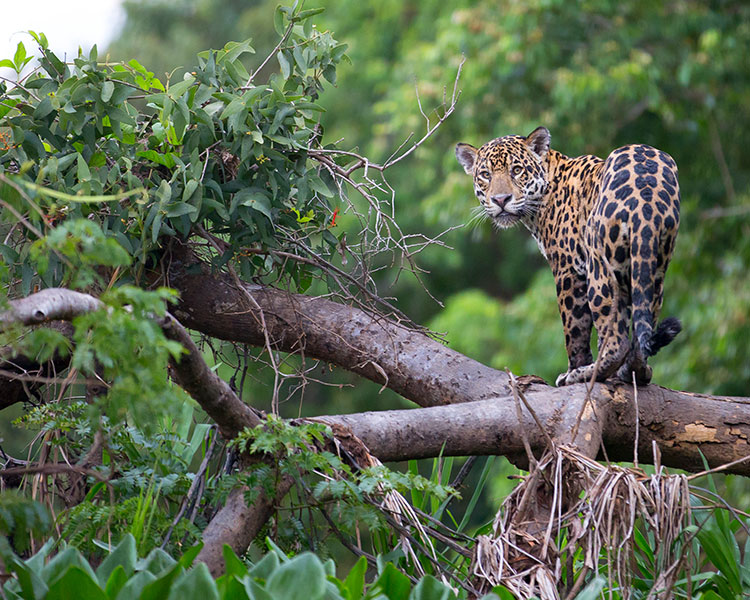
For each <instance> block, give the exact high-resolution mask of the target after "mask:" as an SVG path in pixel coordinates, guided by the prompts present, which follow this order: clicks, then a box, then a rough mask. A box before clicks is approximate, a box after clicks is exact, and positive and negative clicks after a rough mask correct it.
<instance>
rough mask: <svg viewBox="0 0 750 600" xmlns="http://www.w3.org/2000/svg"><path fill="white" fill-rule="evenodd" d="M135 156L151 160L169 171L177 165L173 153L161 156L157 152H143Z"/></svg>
mask: <svg viewBox="0 0 750 600" xmlns="http://www.w3.org/2000/svg"><path fill="white" fill-rule="evenodd" d="M135 155H136V156H139V157H141V158H145V159H146V160H150V161H151V162H155V163H156V164H158V165H163V166H165V167H167V169H171V168H173V167H174V166H175V164H176V163H175V161H174V154H172V153H171V152H166V153H164V154H159V153H158V152H157V151H156V150H142V151H140V152H136V153H135Z"/></svg>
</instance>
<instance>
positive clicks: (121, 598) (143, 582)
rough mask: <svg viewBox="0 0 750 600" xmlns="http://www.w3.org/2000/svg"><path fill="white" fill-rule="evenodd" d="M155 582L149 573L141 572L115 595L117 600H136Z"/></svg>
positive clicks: (153, 576) (152, 575) (154, 577)
mask: <svg viewBox="0 0 750 600" xmlns="http://www.w3.org/2000/svg"><path fill="white" fill-rule="evenodd" d="M154 581H156V576H155V575H154V574H153V573H151V572H149V571H141V572H140V573H136V574H135V575H134V576H133V577H131V578H130V579H128V581H127V583H126V584H125V585H124V586H122V588H121V589H120V592H119V593H118V594H117V600H138V599H139V598H140V597H141V593H142V592H143V590H144V588H145V587H146V586H148V585H149V584H151V583H153V582H154Z"/></svg>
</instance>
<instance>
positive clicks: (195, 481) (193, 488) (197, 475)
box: [160, 427, 219, 549]
mask: <svg viewBox="0 0 750 600" xmlns="http://www.w3.org/2000/svg"><path fill="white" fill-rule="evenodd" d="M211 432H213V434H214V435H213V437H212V438H211V444H210V445H209V447H208V450H207V451H206V456H204V457H203V461H202V462H201V464H200V466H199V467H198V470H197V471H196V472H195V477H193V481H192V482H191V483H190V488H189V489H188V491H187V494H185V497H184V498H183V499H182V503H181V504H180V510H179V511H178V512H177V514H176V515H175V518H174V520H173V521H172V524H171V525H170V526H169V529H168V530H167V533H166V535H165V536H164V541H163V542H162V543H161V546H160V547H161V548H162V549H164V548H165V547H166V546H167V544H168V543H169V539H170V538H171V537H172V532H173V531H174V528H175V527H177V524H178V523H179V522H180V520H181V519H182V516H183V515H184V514H185V511H186V510H187V507H188V504H191V503H193V505H194V506H195V505H197V504H198V503H199V500H200V498H196V499H195V500H194V501H192V500H191V499H192V496H193V494H195V491H196V489H197V488H198V485H199V484H198V482H199V481H201V480H202V479H203V475H204V474H205V473H206V470H207V469H208V463H209V462H210V461H211V458H212V456H213V453H214V448H215V447H216V440H217V439H218V437H219V436H218V435H217V433H216V430H215V428H213V427H212V428H210V429H209V430H208V432H207V435H211Z"/></svg>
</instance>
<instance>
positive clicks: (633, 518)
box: [473, 446, 691, 600]
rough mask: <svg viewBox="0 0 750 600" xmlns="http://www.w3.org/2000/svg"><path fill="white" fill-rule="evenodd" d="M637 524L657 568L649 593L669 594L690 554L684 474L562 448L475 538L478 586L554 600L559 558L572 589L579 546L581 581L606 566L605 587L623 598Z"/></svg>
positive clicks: (543, 461)
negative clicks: (489, 532)
mask: <svg viewBox="0 0 750 600" xmlns="http://www.w3.org/2000/svg"><path fill="white" fill-rule="evenodd" d="M639 522H641V523H642V524H643V527H644V528H645V529H646V530H647V531H648V532H650V533H651V534H652V538H653V543H654V545H655V547H654V548H653V549H652V550H653V555H654V561H655V565H654V569H655V572H657V573H660V576H659V580H658V581H657V582H656V584H655V585H654V590H657V589H658V590H660V592H659V593H658V595H656V594H657V592H652V596H649V597H654V598H656V597H667V596H665V595H664V594H667V595H668V594H669V590H670V589H671V587H672V586H673V585H674V582H675V580H676V578H677V575H678V573H679V572H680V569H681V567H682V566H684V563H685V561H686V560H688V558H689V548H688V545H687V544H679V543H676V542H677V541H678V538H679V536H680V534H681V532H682V531H684V529H685V527H687V526H688V525H689V524H690V522H691V514H690V491H689V488H688V482H687V478H686V477H685V476H684V475H668V474H666V473H664V472H663V470H662V469H661V468H660V467H658V468H657V471H656V473H655V474H654V475H652V476H648V475H646V474H645V473H644V472H643V471H641V470H640V469H635V468H624V467H619V466H614V465H602V464H599V463H598V462H596V461H594V460H592V459H590V458H588V457H586V456H584V455H583V454H581V453H580V452H578V451H576V450H575V449H572V448H569V447H566V446H562V447H559V448H557V449H555V450H554V451H550V452H548V453H547V454H546V455H545V456H543V457H542V459H541V460H540V461H539V462H538V464H537V465H536V466H535V468H534V469H533V470H532V471H531V472H530V473H529V475H528V476H527V477H526V479H525V480H524V481H523V482H522V483H521V484H520V485H519V486H517V487H516V489H515V490H513V492H512V493H511V494H510V495H509V496H508V497H507V498H506V500H505V502H504V503H503V505H502V507H501V508H500V511H499V512H498V514H497V517H496V519H495V523H494V527H493V536H491V537H490V536H480V537H479V538H478V539H477V545H476V548H475V556H474V563H473V573H474V576H475V577H476V578H477V584H478V585H477V587H478V588H479V590H480V591H481V592H485V591H488V590H489V589H490V588H492V587H493V586H495V585H504V586H505V587H507V588H508V589H509V590H510V591H511V592H513V593H514V594H516V595H517V596H518V597H520V598H528V597H531V596H538V597H539V598H541V599H542V600H547V599H550V600H551V599H555V600H557V599H558V598H560V597H561V596H560V591H559V587H560V586H559V582H560V580H561V573H562V564H563V561H565V560H566V559H567V564H568V569H567V576H568V587H569V588H572V587H574V586H573V582H572V571H573V569H572V567H573V557H572V554H573V553H575V552H576V551H577V550H578V549H581V550H582V557H583V565H582V568H581V573H580V574H579V579H580V578H583V577H585V575H586V573H588V572H591V571H593V572H594V573H598V571H599V569H600V568H601V567H602V566H604V565H606V567H607V569H606V572H607V575H608V577H609V579H610V587H614V586H617V587H618V588H619V590H620V593H621V594H622V596H623V598H628V597H629V595H630V591H629V590H630V581H631V573H632V570H633V567H632V565H633V550H634V544H635V531H636V525H637V524H638V523H639ZM558 545H563V547H562V548H560V547H558ZM602 557H606V558H602ZM582 581H583V580H581V583H582ZM575 587H578V586H575Z"/></svg>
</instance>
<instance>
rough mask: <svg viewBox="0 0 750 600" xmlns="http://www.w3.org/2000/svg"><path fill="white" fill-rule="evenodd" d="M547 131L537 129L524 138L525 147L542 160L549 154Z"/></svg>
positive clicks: (542, 128)
mask: <svg viewBox="0 0 750 600" xmlns="http://www.w3.org/2000/svg"><path fill="white" fill-rule="evenodd" d="M549 139H550V135H549V129H547V128H546V127H537V128H536V129H535V130H534V131H532V132H531V133H530V134H529V135H528V136H526V147H527V148H528V149H529V150H531V151H532V152H533V153H534V154H536V155H537V156H538V157H539V158H541V159H542V160H544V159H545V158H546V156H547V152H549Z"/></svg>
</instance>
